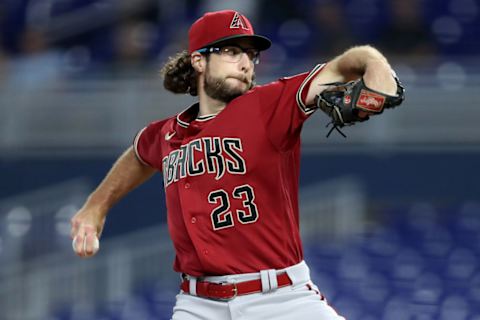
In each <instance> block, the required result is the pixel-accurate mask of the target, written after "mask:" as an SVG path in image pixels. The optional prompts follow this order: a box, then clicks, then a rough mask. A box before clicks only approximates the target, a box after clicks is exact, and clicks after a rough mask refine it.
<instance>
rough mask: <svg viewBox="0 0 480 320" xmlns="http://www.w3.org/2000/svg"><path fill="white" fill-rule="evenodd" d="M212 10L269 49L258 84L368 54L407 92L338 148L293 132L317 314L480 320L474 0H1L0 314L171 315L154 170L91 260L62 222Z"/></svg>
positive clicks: (316, 124) (127, 139) (310, 128)
mask: <svg viewBox="0 0 480 320" xmlns="http://www.w3.org/2000/svg"><path fill="white" fill-rule="evenodd" d="M224 8H232V9H236V10H239V11H241V12H243V13H244V14H246V15H247V16H248V17H249V18H250V19H251V20H252V22H253V24H254V26H255V27H256V31H257V32H259V33H261V34H266V35H268V36H269V37H271V38H272V40H273V41H274V43H275V45H274V46H273V47H272V48H271V50H270V51H268V52H266V53H265V54H264V55H262V64H261V65H260V66H259V67H258V71H257V75H258V79H259V81H258V82H259V83H265V82H268V81H270V80H274V79H276V78H278V77H280V76H284V75H292V74H295V73H298V72H302V71H306V70H309V69H311V68H312V67H313V66H314V65H315V64H316V63H319V62H324V61H327V60H328V59H330V58H332V57H333V56H335V55H336V54H338V53H340V52H342V51H343V50H345V49H347V48H348V47H350V46H352V45H354V44H365V43H368V44H372V45H374V46H376V47H378V48H380V49H381V50H382V51H383V52H384V53H385V54H386V55H387V56H388V58H389V59H390V61H391V63H392V65H393V66H394V68H395V69H396V70H397V73H398V74H399V76H400V79H401V80H402V81H403V82H404V84H405V86H406V88H407V100H406V102H405V104H404V106H403V107H401V108H400V109H396V110H394V111H390V112H386V113H385V114H384V115H382V116H381V118H378V119H374V120H373V121H370V122H369V123H367V124H361V125H358V126H356V127H352V128H348V129H347V130H345V132H346V134H347V135H348V138H347V139H344V138H343V137H341V136H340V135H335V134H333V136H332V137H330V138H329V139H326V138H325V134H326V132H327V129H326V128H325V124H326V122H327V119H326V117H325V116H324V115H322V114H319V113H317V114H315V115H314V116H313V117H312V118H311V119H310V121H309V122H308V123H307V125H306V126H305V130H304V134H303V146H304V153H303V158H302V161H303V162H302V171H301V199H302V205H301V211H302V213H301V214H302V219H303V224H302V233H303V236H304V240H305V256H306V258H307V261H309V263H310V265H311V267H312V275H313V279H314V281H315V282H316V283H317V284H318V285H319V287H320V288H321V290H323V291H324V293H325V295H326V296H327V299H328V300H329V301H330V303H331V304H332V305H333V306H334V307H335V308H336V309H337V310H339V312H340V313H341V314H343V315H345V316H346V317H347V318H348V319H362V320H373V319H388V320H402V319H405V320H407V319H422V320H427V319H448V320H479V319H480V266H479V261H480V260H479V259H480V196H479V191H480V188H479V178H480V172H479V163H480V128H479V124H478V119H479V118H480V109H478V108H479V104H480V100H479V98H478V92H479V90H480V64H479V54H480V42H479V41H478V37H479V36H480V18H479V14H480V12H479V11H480V3H479V2H478V0H385V1H380V0H331V1H328V0H297V1H293V0H277V1H266V0H263V1H259V0H257V1H253V0H237V1H221V2H220V1H212V0H210V1H207V0H204V1H192V0H117V1H113V0H2V1H1V2H0V31H1V32H0V169H1V179H0V319H1V320H30V319H32V320H37V319H42V320H83V319H89V320H91V319H102V320H107V319H108V320H113V319H142V320H143V319H162V320H163V319H170V315H171V308H172V305H173V303H174V300H175V294H176V293H177V292H178V282H179V281H178V280H179V278H178V275H176V274H175V273H173V271H172V262H173V252H172V246H171V244H170V242H169V239H168V231H167V229H166V227H165V207H164V202H163V190H162V189H163V188H162V182H161V177H160V176H159V175H157V176H156V177H154V178H153V179H152V180H151V181H149V182H147V183H146V184H145V185H143V186H142V187H140V188H139V189H138V190H135V191H134V192H133V193H132V194H131V195H130V196H129V197H128V198H126V199H125V200H124V201H123V202H122V203H120V204H119V205H117V206H116V207H115V208H114V209H113V210H112V212H111V214H110V216H109V218H108V220H107V225H106V230H105V233H104V237H103V241H102V249H101V251H100V253H99V255H98V256H97V257H96V258H95V259H90V260H81V259H78V258H76V257H75V256H74V255H73V253H72V250H71V242H70V238H69V228H70V226H69V219H70V218H71V216H72V215H73V214H74V213H75V211H76V210H77V209H78V208H79V207H80V206H81V205H82V203H83V201H84V200H85V197H86V196H87V194H88V193H89V192H90V191H91V190H92V188H94V186H95V185H96V184H97V183H99V181H100V180H101V179H102V177H103V176H104V174H105V173H106V171H107V170H108V169H109V168H110V166H111V164H112V162H113V161H114V160H115V158H116V157H117V156H118V155H119V154H120V153H121V152H122V151H123V150H124V149H125V148H126V147H128V146H129V144H130V143H131V141H132V138H133V137H134V135H135V133H136V132H137V131H138V130H139V129H141V128H142V127H143V126H144V125H146V124H147V123H149V122H150V121H152V120H154V119H158V118H163V117H165V116H168V115H171V114H174V113H176V112H178V111H179V110H182V109H183V108H184V107H185V106H186V105H187V104H188V103H190V102H191V101H192V99H190V98H189V97H187V96H180V97H178V96H174V95H172V94H169V93H167V92H166V91H165V90H164V89H163V88H162V83H161V80H160V79H159V77H158V70H159V69H160V67H161V65H162V63H163V62H164V61H165V59H166V58H167V57H168V56H169V55H171V54H173V53H175V52H177V51H179V50H181V49H183V48H184V47H185V46H186V40H187V38H186V33H187V30H188V27H189V25H190V23H191V22H192V21H193V20H194V19H196V18H197V17H198V16H200V15H201V14H202V13H203V12H204V11H207V10H215V9H224ZM259 156H261V155H259Z"/></svg>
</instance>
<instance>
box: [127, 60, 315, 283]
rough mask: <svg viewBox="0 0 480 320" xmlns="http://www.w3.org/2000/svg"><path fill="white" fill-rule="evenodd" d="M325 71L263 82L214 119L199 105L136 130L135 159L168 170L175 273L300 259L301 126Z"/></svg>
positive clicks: (246, 268)
mask: <svg viewBox="0 0 480 320" xmlns="http://www.w3.org/2000/svg"><path fill="white" fill-rule="evenodd" d="M322 68H323V65H318V66H317V67H315V68H314V69H313V70H312V71H311V72H310V73H304V74H300V75H297V76H293V77H288V78H282V79H279V80H278V81H275V82H272V83H269V84H267V85H262V86H256V87H255V88H253V89H252V90H250V91H248V92H247V93H245V94H244V95H242V96H240V97H238V98H236V99H234V100H232V101H231V102H230V103H228V105H227V106H226V107H225V109H224V110H222V111H221V112H220V113H218V114H217V115H210V116H204V117H198V116H197V115H198V108H199V107H198V103H197V104H194V105H192V106H191V107H190V108H188V109H187V110H185V111H183V112H181V113H180V114H178V115H176V116H174V117H171V118H168V119H165V120H161V121H157V122H153V123H151V124H150V125H148V126H147V127H145V128H144V129H143V130H141V131H140V132H139V133H138V134H137V136H136V138H135V141H134V150H135V152H136V155H137V157H138V159H139V160H140V161H141V162H142V163H144V164H146V165H148V166H151V167H153V168H156V169H158V170H160V171H161V172H162V173H163V181H164V187H165V194H166V205H167V211H168V213H167V221H168V227H169V232H170V236H171V238H172V241H173V244H174V247H175V251H176V258H175V263H174V269H175V271H177V272H182V273H186V274H190V275H192V276H202V275H227V274H238V273H249V272H258V271H259V270H264V269H280V268H286V267H288V266H291V265H294V264H296V263H299V262H300V261H302V260H303V251H302V244H301V240H300V230H299V213H298V183H299V182H298V181H299V167H300V131H301V128H302V124H303V122H304V121H305V120H306V119H307V118H308V117H309V115H310V114H312V113H313V112H314V111H315V109H314V108H312V107H311V106H310V107H309V106H307V105H306V103H305V98H306V95H307V92H308V88H309V86H310V83H311V80H312V79H313V78H314V77H315V75H316V74H317V73H318V72H320V70H321V69H322Z"/></svg>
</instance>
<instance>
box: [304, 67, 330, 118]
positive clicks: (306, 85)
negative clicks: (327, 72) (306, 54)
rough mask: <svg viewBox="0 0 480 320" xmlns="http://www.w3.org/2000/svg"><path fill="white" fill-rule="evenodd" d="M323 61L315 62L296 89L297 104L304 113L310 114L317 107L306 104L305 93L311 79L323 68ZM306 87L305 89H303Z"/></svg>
mask: <svg viewBox="0 0 480 320" xmlns="http://www.w3.org/2000/svg"><path fill="white" fill-rule="evenodd" d="M324 66H325V63H323V64H317V65H316V66H315V68H313V70H312V71H311V72H310V73H309V74H308V76H307V77H306V78H305V80H303V82H302V84H301V85H300V88H299V89H298V91H297V105H298V107H299V108H300V110H302V112H303V113H305V114H311V113H313V112H314V111H315V109H316V108H317V107H316V106H307V104H306V102H305V98H306V95H307V93H308V88H310V83H311V81H312V80H313V79H314V78H315V76H316V75H317V74H318V73H319V72H320V71H321V70H322V69H323V67H324ZM305 89H307V90H305Z"/></svg>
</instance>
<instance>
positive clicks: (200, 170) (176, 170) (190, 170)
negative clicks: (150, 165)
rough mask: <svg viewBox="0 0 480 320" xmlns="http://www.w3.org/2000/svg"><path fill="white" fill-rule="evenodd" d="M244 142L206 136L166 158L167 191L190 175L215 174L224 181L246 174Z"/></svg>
mask: <svg viewBox="0 0 480 320" xmlns="http://www.w3.org/2000/svg"><path fill="white" fill-rule="evenodd" d="M242 153H243V148H242V141H241V140H240V139H238V138H220V137H205V138H201V139H196V140H192V141H190V142H189V143H188V144H186V145H182V146H180V148H179V149H177V150H173V151H172V152H170V153H169V154H168V156H166V157H165V158H163V160H162V164H163V181H164V185H165V188H166V187H167V186H169V185H170V184H171V183H173V182H177V181H178V180H180V179H183V178H186V177H187V176H198V175H202V174H212V175H215V179H216V180H220V179H221V178H222V177H223V176H224V175H225V173H230V174H245V173H246V172H247V168H246V164H245V159H244V158H243V157H242Z"/></svg>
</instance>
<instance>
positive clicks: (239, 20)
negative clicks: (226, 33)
mask: <svg viewBox="0 0 480 320" xmlns="http://www.w3.org/2000/svg"><path fill="white" fill-rule="evenodd" d="M239 28H242V29H243V30H248V27H247V24H246V23H245V21H244V20H243V17H242V15H241V14H239V13H238V12H235V15H234V16H233V19H232V22H231V23H230V29H239Z"/></svg>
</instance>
